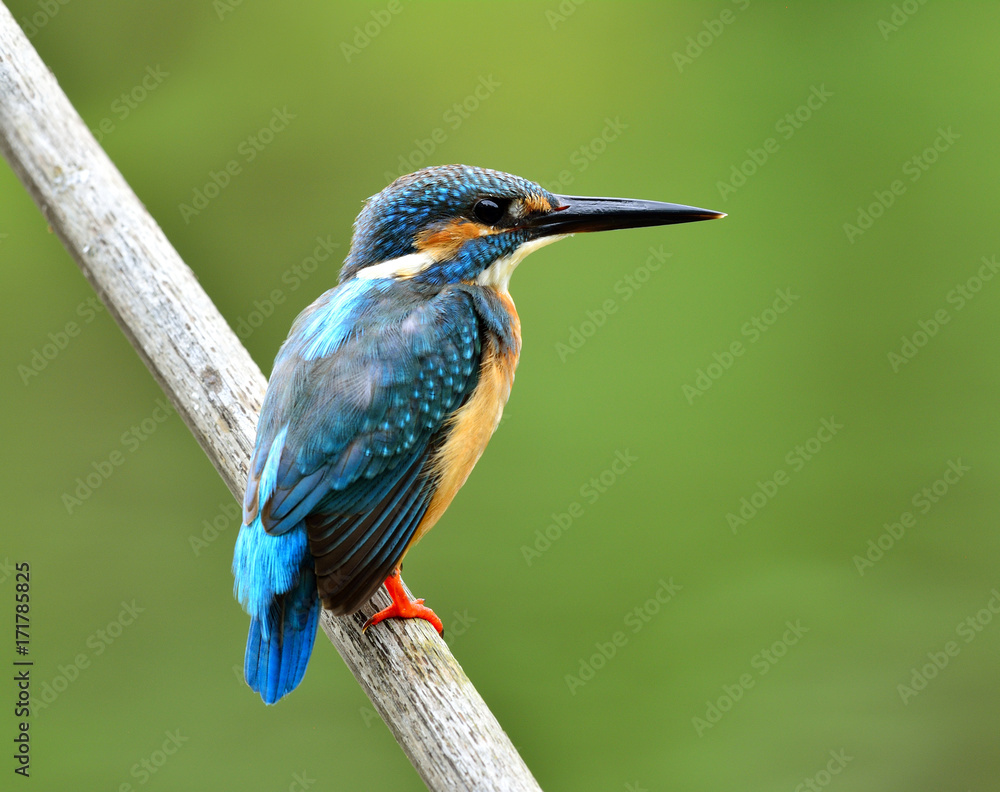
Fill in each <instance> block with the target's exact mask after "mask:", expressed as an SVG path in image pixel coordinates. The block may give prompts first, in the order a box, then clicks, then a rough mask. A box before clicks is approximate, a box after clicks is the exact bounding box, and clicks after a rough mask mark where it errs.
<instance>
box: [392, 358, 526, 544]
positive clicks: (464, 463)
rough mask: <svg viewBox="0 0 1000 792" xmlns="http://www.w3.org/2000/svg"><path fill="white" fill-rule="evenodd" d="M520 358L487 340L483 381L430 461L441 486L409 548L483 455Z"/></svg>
mask: <svg viewBox="0 0 1000 792" xmlns="http://www.w3.org/2000/svg"><path fill="white" fill-rule="evenodd" d="M517 358H518V354H517V350H516V349H513V350H511V351H510V352H508V353H502V352H499V351H498V349H497V344H496V342H495V341H493V340H492V339H490V340H489V341H488V342H487V348H486V350H485V351H484V354H483V363H482V367H481V369H480V373H479V384H478V385H477V386H476V389H475V391H473V393H472V396H470V397H469V400H468V401H467V402H466V403H465V404H464V405H462V407H461V408H459V409H458V410H456V411H455V413H454V414H453V415H452V416H451V418H450V419H449V421H448V434H447V437H446V439H445V441H444V443H443V444H442V445H441V448H440V449H439V450H438V451H437V453H436V454H435V456H434V458H433V459H432V460H431V462H430V469H429V472H430V474H431V476H432V478H433V479H436V480H437V482H438V484H437V488H436V490H435V492H434V495H433V496H432V498H431V501H430V503H429V504H428V507H427V512H426V514H425V515H424V518H423V520H421V521H420V525H419V526H417V530H416V533H415V534H414V536H413V539H412V540H411V541H410V544H409V545H408V546H407V549H409V548H410V547H412V546H413V545H414V544H416V542H417V541H418V540H419V539H420V537H421V536H423V535H424V534H425V533H427V531H429V530H430V529H431V527H433V525H434V523H436V522H437V521H438V519H439V518H440V517H441V515H442V514H443V513H444V511H445V509H447V508H448V505H449V504H450V503H451V501H452V498H454V497H455V494H456V493H457V492H458V491H459V490H460V489H461V488H462V485H463V484H464V483H465V480H466V479H467V478H468V477H469V474H470V473H471V472H472V468H473V467H475V465H476V462H478V461H479V457H480V456H482V453H483V450H484V449H485V448H486V444H487V443H488V442H489V440H490V437H492V436H493V432H494V430H495V429H496V428H497V425H498V424H499V423H500V417H501V416H502V415H503V408H504V405H505V404H506V403H507V399H508V397H509V396H510V388H511V385H512V384H513V382H514V370H515V369H516V368H517Z"/></svg>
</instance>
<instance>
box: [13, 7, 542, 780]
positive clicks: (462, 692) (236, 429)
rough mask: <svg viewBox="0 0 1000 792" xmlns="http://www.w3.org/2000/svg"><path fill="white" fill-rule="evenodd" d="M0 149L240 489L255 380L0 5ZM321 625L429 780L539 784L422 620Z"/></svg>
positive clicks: (382, 601)
mask: <svg viewBox="0 0 1000 792" xmlns="http://www.w3.org/2000/svg"><path fill="white" fill-rule="evenodd" d="M0 151H2V153H3V156H4V157H5V158H6V160H7V162H8V163H10V166H11V168H13V170H14V172H15V173H16V174H17V175H18V177H19V178H20V180H21V181H22V183H23V184H24V186H25V187H26V188H27V190H28V192H29V193H30V194H31V196H32V198H33V199H34V200H35V203H37V204H38V207H39V209H41V211H42V214H43V215H44V216H45V218H46V219H47V221H48V223H49V225H50V226H52V228H53V229H54V231H55V232H56V234H58V235H59V238H60V239H61V240H62V242H63V244H64V245H65V246H66V249H67V250H68V251H69V253H70V255H71V256H72V257H73V258H74V259H75V260H76V262H77V264H79V266H80V269H82V270H83V273H84V275H85V276H86V277H87V280H88V281H90V283H91V285H92V286H93V287H94V289H95V290H96V292H97V294H98V295H99V296H100V298H101V300H102V301H103V302H104V304H105V305H106V306H107V308H108V311H109V312H110V313H111V315H112V316H114V318H115V321H117V322H118V324H119V326H120V327H121V328H122V330H123V331H124V333H125V335H126V336H127V337H128V339H129V341H130V342H131V343H132V345H133V346H134V347H135V349H136V351H137V352H138V353H139V355H140V357H142V359H143V360H144V361H145V363H146V365H147V366H148V367H149V370H150V371H151V372H152V373H153V376H154V377H155V378H156V381H157V382H158V383H159V384H160V386H161V387H162V388H163V390H164V391H165V392H166V394H167V395H168V396H169V397H170V400H171V401H172V402H173V404H174V406H175V407H176V408H177V412H178V413H179V414H180V415H181V416H182V417H183V419H184V422H185V423H186V424H187V425H188V428H189V429H190V430H191V432H192V434H194V436H195V438H197V440H198V442H199V443H200V444H201V447H202V448H203V449H204V451H205V453H206V454H207V455H208V458H209V459H211V460H212V464H214V465H215V468H216V470H218V472H219V475H220V476H222V479H223V480H224V481H225V482H226V485H227V486H228V487H229V489H230V491H231V492H232V493H233V495H235V496H236V498H237V500H242V493H243V488H244V486H245V484H246V477H247V469H248V465H249V462H250V454H251V452H252V450H253V438H254V434H255V431H254V429H255V426H256V421H257V415H258V412H259V410H260V405H261V400H262V398H263V395H264V385H265V382H264V377H263V376H262V375H261V372H260V369H259V368H258V367H257V365H256V364H255V363H254V362H253V360H251V358H250V356H249V354H248V353H247V351H246V350H245V349H244V348H243V346H242V345H241V344H240V342H239V340H238V339H237V337H236V335H235V334H234V333H233V331H232V330H230V328H229V326H228V325H227V324H226V321H225V319H223V318H222V315H221V314H220V313H219V312H218V310H217V309H216V307H215V306H214V305H213V304H212V301H211V300H210V299H209V298H208V296H207V295H206V294H205V292H204V291H203V290H202V288H201V286H200V285H199V284H198V281H197V280H196V279H195V276H194V274H193V273H192V272H191V270H190V269H189V268H188V267H187V266H186V265H185V264H184V262H183V261H181V259H180V256H179V255H178V254H177V252H176V251H175V250H174V249H173V247H172V246H171V245H170V243H169V242H168V241H167V239H166V237H165V236H164V234H163V232H162V231H161V230H160V228H159V226H158V225H157V224H156V222H155V221H154V220H153V218H152V217H151V216H150V215H149V213H148V212H147V211H146V209H145V207H144V206H143V205H142V203H141V202H140V201H139V199H138V198H137V197H136V196H135V193H133V192H132V189H131V188H130V187H129V186H128V184H127V183H126V181H125V179H124V178H123V177H122V175H121V174H120V173H119V172H118V169H117V168H115V166H114V164H113V163H112V162H111V160H110V159H109V158H108V157H107V155H106V154H105V153H104V151H103V150H102V149H101V147H100V146H99V145H98V144H97V141H96V140H94V138H93V136H92V135H91V133H90V131H89V130H88V129H87V126H86V125H85V124H84V123H83V121H82V119H81V118H80V116H79V115H78V114H77V112H76V111H75V110H74V109H73V106H72V105H71V104H70V102H69V100H68V99H67V98H66V95H65V94H64V93H63V92H62V90H61V89H60V88H59V85H58V83H57V82H56V80H55V77H54V76H53V75H52V73H51V72H50V71H49V70H48V69H47V68H46V66H45V64H44V63H42V61H41V59H40V58H39V56H38V54H37V53H36V52H35V50H34V48H33V47H32V46H31V44H30V43H29V42H28V40H27V38H25V36H24V34H23V33H22V32H21V30H20V28H19V27H18V26H17V24H16V23H15V21H14V18H13V17H12V16H11V14H10V12H9V11H8V10H7V8H6V7H5V6H4V5H2V4H0ZM388 604H389V598H388V596H387V595H386V594H385V592H384V591H381V590H380V591H379V593H378V594H377V595H376V597H375V599H374V600H373V601H372V602H371V603H369V604H368V606H367V607H366V608H365V609H364V611H363V612H362V613H361V614H356V615H355V616H354V617H349V618H337V617H333V616H331V615H330V614H328V613H325V612H324V614H323V618H322V620H321V624H322V626H323V630H324V631H325V632H326V634H327V635H328V636H329V638H330V640H331V641H332V642H333V644H334V646H336V647H337V650H338V651H339V652H340V654H341V655H342V656H343V658H344V660H345V662H346V663H347V665H348V667H349V668H350V669H351V671H352V672H353V674H354V675H355V677H356V678H357V680H358V682H359V683H360V684H361V686H362V688H363V689H364V691H365V693H367V694H368V696H369V698H371V700H372V703H373V704H374V705H375V708H376V709H377V710H378V712H379V714H380V715H381V716H382V718H383V719H384V720H385V722H386V723H387V724H388V726H389V728H390V729H391V730H392V733H393V735H394V736H395V737H396V740H397V741H398V742H399V744H400V745H401V746H402V748H403V750H404V751H405V752H406V755H407V756H408V757H409V758H410V761H411V762H413V766H414V767H415V768H416V770H417V772H418V773H419V774H420V775H421V777H422V778H423V779H424V782H425V783H426V784H427V786H428V787H429V788H430V789H432V790H457V789H470V790H471V789H477V790H480V789H504V790H515V791H516V790H538V789H539V787H538V784H537V782H536V781H535V779H534V778H533V777H532V775H531V773H530V771H529V770H528V768H527V766H526V765H525V764H524V761H523V760H522V759H521V757H520V756H519V755H518V753H517V751H516V750H515V749H514V746H513V745H512V744H511V742H510V740H509V738H508V737H507V735H506V734H505V733H504V732H503V730H502V729H501V728H500V725H499V724H498V723H497V721H496V718H494V717H493V714H492V713H491V712H490V711H489V709H488V708H487V706H486V704H485V703H484V702H483V700H482V698H481V697H480V695H479V693H478V692H477V691H476V689H475V688H474V687H473V686H472V683H471V682H470V681H469V679H468V677H467V676H466V675H465V673H464V672H463V671H462V668H461V667H460V666H459V664H458V662H457V661H456V660H455V658H454V657H453V656H452V655H451V653H450V652H449V651H448V647H447V646H446V645H445V643H444V642H443V641H442V640H441V639H440V638H439V637H438V635H437V633H435V632H434V630H433V628H431V627H430V626H429V625H428V624H427V623H426V622H422V621H407V622H401V621H399V620H391V621H390V622H385V623H383V624H380V625H379V627H378V628H377V629H373V630H370V631H369V632H368V634H367V635H363V634H362V633H361V629H360V625H361V623H362V622H363V621H364V619H365V618H366V617H367V616H368V615H371V614H372V613H374V611H375V610H376V608H381V607H384V606H385V605H388Z"/></svg>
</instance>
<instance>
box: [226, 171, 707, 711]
mask: <svg viewBox="0 0 1000 792" xmlns="http://www.w3.org/2000/svg"><path fill="white" fill-rule="evenodd" d="M717 217H724V215H723V214H721V213H719V212H713V211H709V210H707V209H697V208H695V207H691V206H681V205H678V204H668V203H660V202H656V201H639V200H630V199H621V198H582V197H575V196H566V195H554V194H552V193H550V192H548V191H547V190H545V189H543V188H542V187H541V186H539V185H538V184H535V183H534V182H531V181H528V180H526V179H522V178H520V177H518V176H512V175H510V174H507V173H501V172H499V171H494V170H487V169H484V168H473V167H468V166H465V165H448V166H441V167H432V168H425V169H423V170H420V171H417V172H416V173H412V174H409V175H407V176H403V177H401V178H399V179H397V180H396V181H395V182H393V183H392V184H390V185H389V186H388V187H386V188H385V189H384V190H382V192H380V193H378V194H377V195H375V196H374V197H372V198H370V199H369V200H368V201H367V202H366V204H365V206H364V208H363V209H362V210H361V213H360V214H359V215H358V218H357V220H356V221H355V226H354V238H353V240H352V243H351V249H350V252H349V254H348V256H347V259H346V261H345V262H344V265H343V268H342V269H341V272H340V279H339V283H338V285H337V286H336V287H335V288H333V289H331V290H330V291H328V292H326V293H325V294H323V295H322V296H321V297H320V298H319V299H318V300H316V302H314V303H313V304H312V305H310V306H309V307H308V308H306V309H305V310H304V311H303V312H302V313H301V314H300V315H299V317H298V318H297V319H296V320H295V323H294V324H293V325H292V329H291V332H290V334H289V336H288V339H287V340H286V341H285V343H284V344H283V345H282V347H281V350H280V351H279V352H278V355H277V358H276V359H275V361H274V370H273V372H272V374H271V379H270V382H269V383H268V388H267V393H266V395H265V397H264V404H263V407H262V409H261V414H260V420H259V423H258V426H257V442H256V446H255V449H254V453H253V457H252V459H251V462H250V472H249V480H248V482H247V489H246V497H245V498H244V501H243V525H242V527H241V529H240V533H239V537H238V538H237V541H236V550H235V555H234V558H233V574H234V576H235V578H236V581H235V587H234V588H235V594H236V598H237V599H238V600H239V602H240V604H241V605H242V606H243V608H244V610H246V612H247V613H248V614H249V615H250V618H251V623H250V634H249V637H248V639H247V648H246V659H245V663H244V674H245V677H246V681H247V683H248V684H249V685H250V687H251V688H253V690H255V691H257V692H258V693H260V696H261V698H262V699H263V700H264V702H265V703H267V704H273V703H275V702H277V701H278V700H279V699H280V698H282V697H283V696H284V695H286V694H287V693H289V692H290V691H292V690H293V689H294V688H295V687H296V686H297V685H298V684H299V682H300V681H301V680H302V676H303V675H304V674H305V670H306V665H307V664H308V662H309V656H310V654H311V653H312V647H313V641H314V639H315V636H316V627H317V622H318V619H319V613H320V604H321V603H322V606H323V607H324V608H327V609H329V610H330V611H331V612H332V613H334V614H335V615H346V614H350V613H354V612H355V611H357V610H358V609H359V608H360V607H361V606H362V605H364V604H365V603H366V602H367V601H368V600H369V599H370V598H371V596H372V595H373V594H374V593H375V592H376V591H377V589H378V588H379V586H381V585H383V583H384V585H385V586H386V589H387V590H388V592H389V595H390V596H391V598H392V605H390V606H389V607H388V608H386V609H384V610H382V611H380V612H379V613H377V614H375V615H374V616H373V617H372V618H370V619H369V620H368V621H367V623H366V624H365V626H364V629H367V628H368V627H370V626H371V625H374V624H377V623H378V622H380V621H381V620H383V619H385V618H388V617H399V618H421V619H425V620H427V621H429V622H431V624H432V625H433V626H434V627H435V628H436V629H437V631H438V632H439V633H440V632H443V627H442V625H441V621H440V619H438V618H437V616H436V615H435V614H434V612H433V611H432V610H430V608H427V607H425V606H424V605H423V600H416V601H411V600H410V599H409V597H408V596H407V594H406V592H405V590H404V589H403V587H402V583H401V581H400V579H399V567H400V564H401V562H402V560H403V557H404V556H405V555H406V553H407V551H408V550H409V549H410V548H411V547H413V545H414V544H415V543H416V542H417V541H418V540H419V539H420V537H421V536H423V535H424V534H425V533H426V532H427V531H428V530H429V529H430V528H431V527H432V526H433V525H434V523H436V522H437V521H438V519H439V518H440V517H441V515H442V514H443V513H444V511H445V509H447V508H448V504H450V503H451V500H452V498H454V497H455V494H456V493H457V492H458V490H459V488H460V487H461V486H462V485H463V484H464V483H465V480H466V478H468V476H469V473H470V472H471V471H472V468H473V466H474V465H475V464H476V462H477V461H478V459H479V457H480V455H481V454H482V453H483V450H484V449H485V447H486V444H487V442H488V441H489V439H490V436H491V435H492V434H493V431H494V429H496V427H497V424H498V423H499V421H500V415H501V413H502V411H503V408H504V405H505V404H506V402H507V397H508V396H509V394H510V388H511V384H512V383H513V380H514V370H515V368H516V367H517V361H518V355H519V353H520V350H521V329H520V327H521V323H520V320H519V319H518V315H517V311H516V310H515V309H514V303H513V302H512V301H511V298H510V294H509V292H508V284H509V282H510V277H511V273H512V272H513V271H514V268H515V267H516V266H517V265H518V263H520V261H521V260H522V259H523V258H524V257H525V256H526V255H528V254H529V253H531V252H532V251H534V250H537V249H538V248H539V247H541V246H543V245H547V244H549V243H550V242H554V241H555V240H557V239H562V238H563V237H565V236H566V235H568V234H573V233H576V232H583V231H603V230H609V229H616V228H637V227H641V226H658V225H668V224H672V223H687V222H691V221H694V220H710V219H713V218H717Z"/></svg>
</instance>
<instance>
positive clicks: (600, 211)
mask: <svg viewBox="0 0 1000 792" xmlns="http://www.w3.org/2000/svg"><path fill="white" fill-rule="evenodd" d="M555 198H556V200H557V201H558V202H559V203H558V205H557V206H556V207H555V208H554V209H553V210H552V211H551V212H548V213H547V214H544V215H538V216H535V217H532V218H531V219H530V220H529V221H528V223H527V225H528V227H529V228H532V229H534V230H535V232H536V234H537V235H538V236H540V237H544V236H553V235H554V234H576V233H580V232H583V231H611V230H614V229H616V228H645V227H646V226H661V225H672V224H674V223H693V222H694V221H695V220H715V219H716V218H719V217H725V216H726V215H725V214H724V213H722V212H713V211H712V210H711V209H699V208H698V207H696V206H684V205H683V204H672V203H662V202H661V201H641V200H637V199H633V198H587V197H583V196H578V195H557V196H555Z"/></svg>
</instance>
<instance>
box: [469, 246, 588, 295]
mask: <svg viewBox="0 0 1000 792" xmlns="http://www.w3.org/2000/svg"><path fill="white" fill-rule="evenodd" d="M568 236H571V235H570V234H556V235H555V236H546V237H541V238H540V239H532V240H531V241H530V242H525V243H524V244H522V245H521V246H520V247H519V248H517V250H515V251H514V252H513V253H511V254H510V255H509V256H504V257H503V258H501V259H497V260H496V261H494V262H493V263H492V264H490V266H488V267H487V268H486V269H484V270H483V271H482V272H480V273H479V277H478V278H476V283H478V284H479V285H480V286H492V287H493V288H494V289H496V290H497V291H499V292H502V293H506V292H507V291H508V290H509V287H510V276H511V275H513V274H514V270H515V269H516V268H517V265H518V264H520V263H521V260H522V259H523V258H524V257H525V256H527V255H528V254H529V253H534V252H535V251H536V250H538V248H540V247H545V246H546V245H549V244H551V243H553V242H556V241H558V240H560V239H565V238H566V237H568Z"/></svg>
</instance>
